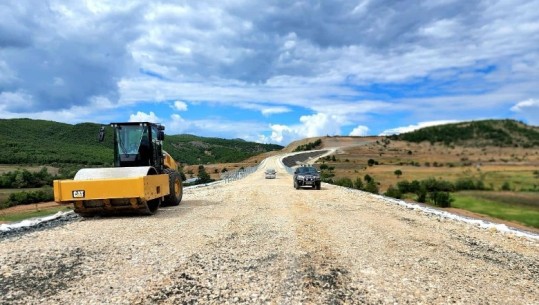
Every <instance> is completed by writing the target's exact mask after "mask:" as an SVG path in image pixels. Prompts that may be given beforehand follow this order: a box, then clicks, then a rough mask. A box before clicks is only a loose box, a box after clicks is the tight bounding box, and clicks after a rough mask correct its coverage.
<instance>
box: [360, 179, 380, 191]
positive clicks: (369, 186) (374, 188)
mask: <svg viewBox="0 0 539 305" xmlns="http://www.w3.org/2000/svg"><path fill="white" fill-rule="evenodd" d="M364 191H366V192H369V193H373V194H378V192H379V190H378V184H376V182H375V181H374V179H371V180H369V182H367V185H366V186H365V189H364Z"/></svg>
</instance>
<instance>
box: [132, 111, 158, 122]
mask: <svg viewBox="0 0 539 305" xmlns="http://www.w3.org/2000/svg"><path fill="white" fill-rule="evenodd" d="M129 122H150V123H161V122H162V121H161V119H160V118H158V117H157V116H156V115H155V113H153V112H152V111H150V113H144V112H142V111H138V112H137V113H136V114H131V115H130V116H129Z"/></svg>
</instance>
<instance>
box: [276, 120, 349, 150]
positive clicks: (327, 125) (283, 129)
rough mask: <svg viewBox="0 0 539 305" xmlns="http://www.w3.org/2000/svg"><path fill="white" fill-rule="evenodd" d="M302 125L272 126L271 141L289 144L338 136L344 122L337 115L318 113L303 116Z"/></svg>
mask: <svg viewBox="0 0 539 305" xmlns="http://www.w3.org/2000/svg"><path fill="white" fill-rule="evenodd" d="M299 121H300V124H295V125H290V126H288V125H282V124H273V125H270V128H271V136H270V139H271V140H272V141H273V142H276V143H284V144H287V143H289V142H291V141H294V140H297V139H301V138H311V137H317V136H325V135H338V134H340V132H341V127H342V126H343V125H344V120H343V119H342V118H341V117H339V116H336V115H329V114H326V113H316V114H313V115H304V116H301V117H300V119H299Z"/></svg>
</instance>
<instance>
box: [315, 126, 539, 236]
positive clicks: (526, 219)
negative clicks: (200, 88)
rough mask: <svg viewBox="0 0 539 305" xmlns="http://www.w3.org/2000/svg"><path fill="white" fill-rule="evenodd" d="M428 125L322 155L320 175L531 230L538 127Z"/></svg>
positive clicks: (538, 198) (538, 169)
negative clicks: (372, 184)
mask: <svg viewBox="0 0 539 305" xmlns="http://www.w3.org/2000/svg"><path fill="white" fill-rule="evenodd" d="M434 127H435V128H430V127H429V128H424V129H420V130H417V131H414V132H412V133H409V134H402V135H399V136H390V137H377V138H374V139H370V142H369V143H364V144H363V145H354V146H351V147H349V148H345V149H343V150H341V151H340V152H339V154H335V155H333V156H329V157H326V158H322V159H320V160H318V161H317V163H318V166H319V167H320V169H321V175H322V178H323V179H324V181H326V182H329V183H334V184H339V185H344V186H348V187H349V185H350V183H349V181H356V180H357V179H361V180H362V182H363V183H364V179H363V177H365V176H366V175H368V176H370V177H372V178H373V179H374V180H375V181H376V184H377V186H378V189H379V193H381V194H384V195H386V196H389V197H394V198H401V199H404V200H412V201H416V202H422V203H425V204H430V205H434V206H439V207H453V208H459V209H465V210H469V211H472V212H475V213H480V214H484V215H488V216H491V217H496V218H500V219H505V220H510V221H516V222H519V223H522V224H525V225H528V226H535V227H536V226H537V225H536V222H537V221H536V220H535V219H537V214H536V213H537V211H538V209H539V207H538V206H537V205H531V204H524V203H525V202H528V203H529V202H539V137H538V135H539V132H538V130H539V128H537V127H534V126H528V125H525V124H523V123H521V122H517V121H512V120H487V121H479V122H467V123H458V124H448V125H440V126H434ZM408 137H411V138H408ZM505 138H508V139H505ZM402 139H406V140H407V141H403V140H402ZM431 140H432V141H431ZM345 141H349V140H348V139H346V140H345ZM336 146H337V145H336ZM474 202H475V203H476V204H472V203H474ZM494 203H495V204H494ZM502 207H503V208H502ZM489 210H492V212H489ZM502 214H503V215H504V216H503V217H502V216H500V215H502ZM514 215H517V216H514ZM518 215H520V216H518ZM534 218H535V219H534Z"/></svg>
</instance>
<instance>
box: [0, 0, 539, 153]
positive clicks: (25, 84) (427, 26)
mask: <svg viewBox="0 0 539 305" xmlns="http://www.w3.org/2000/svg"><path fill="white" fill-rule="evenodd" d="M0 118H4V119H5V118H33V119H44V120H53V121H58V122H66V123H70V124H76V123H80V122H94V123H103V124H106V123H110V122H124V121H151V122H156V123H162V124H164V125H165V127H166V130H165V131H166V133H167V134H180V133H190V134H195V135H199V136H212V137H222V138H241V139H245V140H249V141H257V142H261V143H276V144H281V145H286V144H288V143H290V142H291V141H293V140H296V139H300V138H305V137H314V136H325V135H356V136H364V135H385V134H394V133H401V132H406V131H410V130H414V129H417V128H421V127H425V126H431V125H436V124H442V123H450V122H459V121H469V120H481V119H490V118H493V119H502V118H510V119H517V120H521V121H523V122H525V123H528V124H531V125H539V0H522V1H518V0H489V1H481V0H477V1H468V0H465V1H464V0H463V1H461V0H425V1H422V0H400V1H394V0H378V1H375V0H358V1H352V0H347V1H339V0H333V1H315V0H313V1H293V0H290V1H271V0H270V1H243V0H220V1H204V0H198V1H167V0H161V1H149V0H128V1H127V0H126V1H121V0H46V1H45V0H44V1H31V0H2V1H1V2H0Z"/></svg>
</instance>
